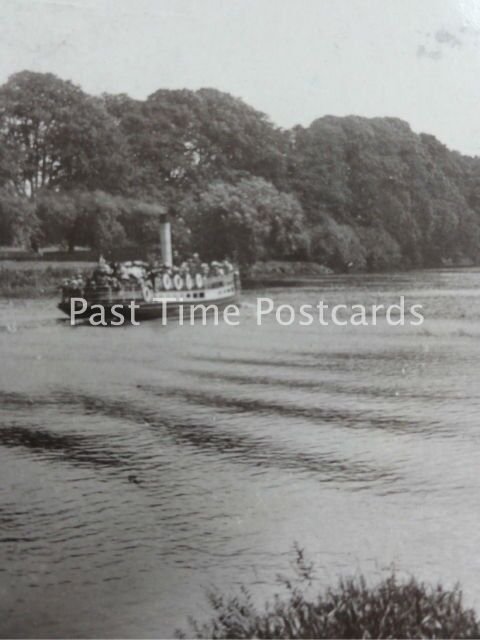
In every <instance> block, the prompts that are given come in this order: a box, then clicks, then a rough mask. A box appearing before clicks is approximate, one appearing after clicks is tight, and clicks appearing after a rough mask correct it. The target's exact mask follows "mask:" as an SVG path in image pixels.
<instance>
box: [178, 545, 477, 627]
mask: <svg viewBox="0 0 480 640" xmlns="http://www.w3.org/2000/svg"><path fill="white" fill-rule="evenodd" d="M297 569H298V572H299V573H300V575H301V581H300V585H302V584H303V585H304V586H303V587H302V586H299V584H298V583H294V582H292V581H289V580H285V579H284V580H283V583H284V585H285V586H286V587H287V595H286V596H284V597H280V596H279V595H276V596H275V598H274V601H273V603H267V604H266V605H265V606H264V607H263V609H261V610H259V609H257V608H256V606H255V605H254V603H253V600H252V597H251V595H250V594H249V592H248V590H247V589H245V588H243V589H242V590H241V592H240V594H239V595H236V596H233V597H232V596H231V597H226V596H224V595H222V594H221V593H220V592H213V593H210V594H209V600H210V604H211V606H212V609H213V617H212V619H211V620H210V622H207V623H206V624H199V623H198V622H196V621H194V620H190V621H189V623H190V626H191V628H192V630H193V633H194V635H195V637H199V638H392V637H393V638H478V637H479V636H480V626H479V623H478V620H477V618H476V614H475V612H474V611H473V610H472V609H466V608H465V607H464V606H463V603H462V593H461V591H460V590H459V588H458V587H455V588H454V589H453V590H446V589H444V588H443V587H442V586H440V585H438V586H436V587H432V586H428V585H425V584H424V583H422V582H418V581H417V580H416V579H415V578H410V579H409V580H405V581H401V580H399V579H398V578H397V577H396V576H395V574H392V575H390V576H389V577H388V578H386V579H384V580H382V581H381V582H379V583H378V584H377V585H375V586H368V585H367V582H366V580H365V579H364V578H363V577H359V578H349V579H344V580H340V582H339V583H338V585H337V586H336V587H335V588H328V589H326V590H325V591H323V592H321V593H320V594H318V595H316V596H315V597H308V596H307V595H306V591H307V590H308V589H306V587H305V583H308V586H310V587H311V576H312V566H311V565H310V566H309V565H308V564H307V563H306V562H305V560H304V558H303V553H302V551H301V550H298V549H297ZM179 635H180V637H185V635H184V634H183V632H179ZM188 635H192V634H188Z"/></svg>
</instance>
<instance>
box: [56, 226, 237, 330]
mask: <svg viewBox="0 0 480 640" xmlns="http://www.w3.org/2000/svg"><path fill="white" fill-rule="evenodd" d="M160 241H161V255H162V260H161V264H158V265H154V266H149V265H148V264H146V263H145V262H142V261H134V262H123V263H118V264H115V265H112V266H110V265H108V264H107V263H106V262H105V261H104V260H103V259H101V261H100V262H99V265H98V267H97V268H96V269H95V270H94V271H93V274H92V276H91V277H90V278H88V279H87V280H86V281H84V280H83V277H82V276H81V275H78V276H77V277H75V278H72V279H70V280H68V281H64V282H63V285H62V299H61V302H60V303H59V304H58V308H59V309H61V311H63V312H64V313H65V314H67V315H68V316H70V317H72V315H73V314H72V311H74V315H75V319H88V318H89V317H90V316H93V314H95V313H98V310H99V308H100V307H101V308H102V311H103V313H104V314H105V316H106V317H112V316H115V317H118V315H117V314H119V313H120V314H121V315H124V316H125V317H127V314H130V313H131V304H132V303H134V304H135V318H136V319H137V320H147V319H153V318H164V317H170V316H178V315H179V314H180V308H181V307H183V309H184V311H183V312H184V314H185V317H186V314H187V311H185V308H191V307H193V306H194V305H205V307H207V305H212V306H213V307H216V308H218V309H219V310H220V309H221V308H223V307H225V306H226V305H228V304H231V303H233V302H234V301H235V299H236V298H237V296H238V294H239V292H240V276H239V272H238V270H237V269H236V268H235V267H234V266H233V265H232V264H230V263H229V262H228V261H223V262H222V263H220V262H212V263H211V264H206V263H201V262H200V260H199V259H198V256H197V254H195V255H194V258H193V259H192V260H189V261H187V262H185V263H183V264H182V265H180V266H178V267H176V266H174V265H173V260H172V243H171V230H170V223H169V222H168V220H166V219H164V220H162V222H161V225H160Z"/></svg>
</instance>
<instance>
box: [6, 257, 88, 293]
mask: <svg viewBox="0 0 480 640" xmlns="http://www.w3.org/2000/svg"><path fill="white" fill-rule="evenodd" d="M94 264H95V263H94V262H58V261H55V262H46V261H42V262H35V261H30V260H29V261H19V262H16V261H15V260H1V261H0V297H2V298H38V297H42V296H55V295H58V294H59V288H60V286H61V284H62V280H63V279H64V278H70V277H72V276H73V275H74V274H75V273H77V272H78V271H81V272H82V273H89V272H90V271H91V270H92V267H93V265H94Z"/></svg>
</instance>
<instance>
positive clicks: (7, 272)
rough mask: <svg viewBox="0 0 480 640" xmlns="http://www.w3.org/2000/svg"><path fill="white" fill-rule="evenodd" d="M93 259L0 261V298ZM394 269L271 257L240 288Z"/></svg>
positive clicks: (43, 285)
mask: <svg viewBox="0 0 480 640" xmlns="http://www.w3.org/2000/svg"><path fill="white" fill-rule="evenodd" d="M95 264H96V262H90V261H70V262H67V261H57V260H55V261H50V262H49V261H46V260H38V261H37V260H20V261H16V260H12V259H9V260H0V299H3V300H5V299H6V300H8V299H19V298H47V297H55V296H56V295H58V293H59V291H60V287H61V282H62V280H63V279H65V278H71V277H72V276H74V275H75V274H77V273H79V272H81V273H82V274H83V275H88V274H89V273H90V272H91V270H92V268H93V267H94V266H95ZM475 266H478V265H474V264H469V265H466V264H451V265H439V266H436V267H423V268H419V269H407V268H405V269H402V270H400V271H405V272H409V271H416V270H419V271H428V270H443V269H471V268H474V267H475ZM398 271H399V270H395V271H377V272H366V271H355V270H353V269H352V270H351V271H347V272H340V271H333V270H332V269H330V268H329V267H326V266H324V265H321V264H319V263H315V262H286V261H280V260H278V261H277V260H271V261H268V262H257V263H255V264H254V265H252V266H251V267H248V268H244V269H241V281H242V288H243V289H257V288H263V287H282V286H288V287H295V286H301V285H304V284H306V285H308V284H311V283H312V282H315V281H317V280H318V279H319V278H325V277H334V276H342V275H343V276H345V275H349V276H352V277H358V278H361V277H363V276H367V275H372V274H374V273H375V274H378V275H386V274H389V273H395V272H398Z"/></svg>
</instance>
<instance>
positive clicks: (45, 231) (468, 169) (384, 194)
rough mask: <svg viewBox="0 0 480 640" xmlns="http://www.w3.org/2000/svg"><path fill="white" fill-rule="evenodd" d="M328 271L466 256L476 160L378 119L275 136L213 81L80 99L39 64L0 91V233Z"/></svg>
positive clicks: (474, 235) (3, 238) (471, 237)
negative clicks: (163, 248)
mask: <svg viewBox="0 0 480 640" xmlns="http://www.w3.org/2000/svg"><path fill="white" fill-rule="evenodd" d="M165 212H169V214H170V216H171V218H172V221H173V228H174V236H175V246H176V248H177V249H178V250H179V251H180V252H181V253H182V252H189V251H195V250H197V251H200V252H201V253H202V255H204V256H205V258H206V259H207V258H223V257H224V256H227V255H228V256H230V257H236V258H237V259H238V260H239V261H241V262H242V263H245V264H248V263H252V262H254V261H256V260H259V259H269V258H277V259H281V258H283V259H297V260H298V259H303V260H313V261H317V262H320V263H324V264H327V265H329V266H331V267H333V268H335V269H349V268H351V269H386V268H394V267H401V266H406V267H410V266H431V265H440V264H443V263H445V261H451V262H454V263H459V262H461V261H465V260H469V261H478V257H479V255H480V159H476V158H469V157H466V156H462V155H461V154H459V153H456V152H453V151H450V150H448V149H447V148H446V147H445V146H444V145H442V144H441V143H440V142H439V141H438V140H436V139H435V138H434V137H433V136H430V135H425V134H420V135H417V134H415V133H413V132H412V130H411V129H410V127H409V126H408V124H407V123H405V122H403V121H401V120H398V119H394V118H373V119H366V118H360V117H353V116H352V117H346V118H337V117H332V116H326V117H322V118H319V119H318V120H315V121H314V122H313V123H312V124H311V125H310V126H309V127H307V128H304V127H295V128H294V129H292V130H289V131H285V130H281V129H279V128H278V127H275V126H274V125H273V124H272V123H271V122H270V121H269V120H268V118H267V117H266V116H265V115H264V114H262V113H260V112H258V111H256V110H255V109H253V108H252V107H250V106H248V105H246V104H245V103H244V102H242V101H241V100H239V99H237V98H233V97H232V96H230V95H228V94H225V93H222V92H220V91H217V90H214V89H201V90H199V91H188V90H181V91H170V90H159V91H157V92H155V93H154V94H152V95H151V96H149V97H148V98H147V99H146V100H144V101H139V100H134V99H132V98H130V97H128V96H127V95H124V94H121V95H103V96H101V97H93V96H89V95H87V94H86V93H84V92H83V91H82V90H81V89H80V88H79V87H77V86H75V85H74V84H72V83H71V82H69V81H65V80H61V79H59V78H57V77H56V76H54V75H53V74H41V73H33V72H29V71H23V72H21V73H17V74H15V75H13V76H11V77H10V78H9V80H8V81H7V82H6V83H5V84H4V85H3V86H1V87H0V244H2V245H19V246H24V247H29V246H44V245H52V244H53V245H61V246H64V247H65V248H68V249H69V250H73V249H74V247H75V246H78V245H83V246H89V247H92V248H93V249H98V250H99V251H102V252H108V251H109V250H111V249H112V248H114V247H119V246H123V245H128V244H130V245H141V246H142V247H145V248H147V247H148V246H150V245H152V244H154V243H156V242H157V236H158V225H159V219H160V215H161V214H162V213H165Z"/></svg>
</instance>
